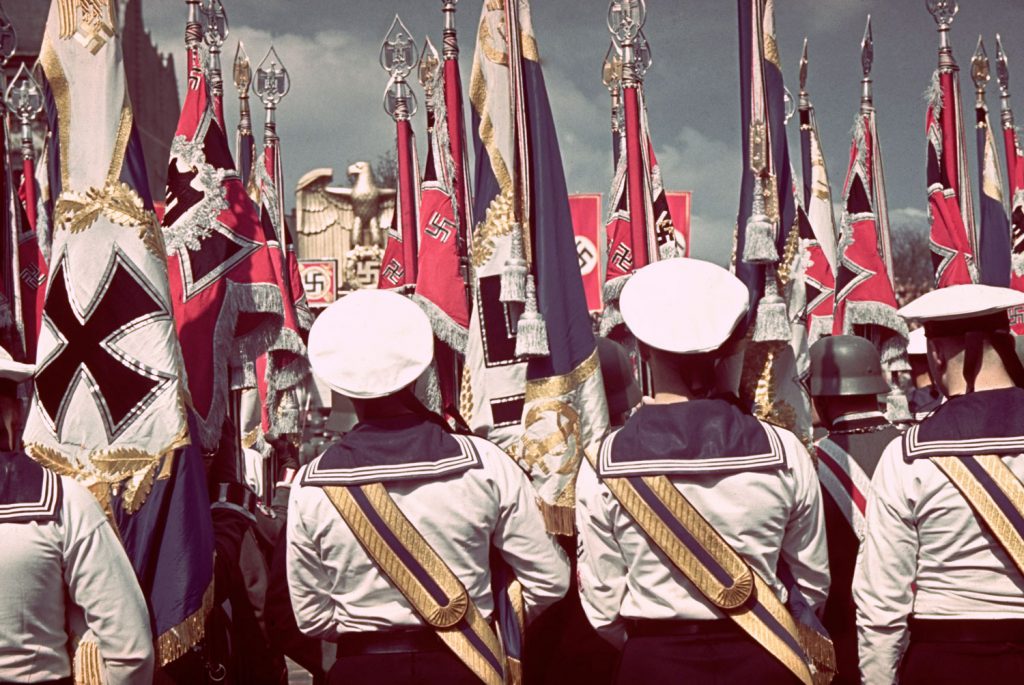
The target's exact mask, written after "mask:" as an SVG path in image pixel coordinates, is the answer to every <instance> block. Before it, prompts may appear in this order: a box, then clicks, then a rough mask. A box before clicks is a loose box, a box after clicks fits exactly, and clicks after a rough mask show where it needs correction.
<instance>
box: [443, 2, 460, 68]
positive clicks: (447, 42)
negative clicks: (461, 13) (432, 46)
mask: <svg viewBox="0 0 1024 685" xmlns="http://www.w3.org/2000/svg"><path fill="white" fill-rule="evenodd" d="M458 2H459V0H441V12H443V13H444V33H443V34H442V38H441V51H442V53H443V54H444V58H445V59H458V57H459V38H458V34H457V32H456V30H455V5H457V4H458Z"/></svg>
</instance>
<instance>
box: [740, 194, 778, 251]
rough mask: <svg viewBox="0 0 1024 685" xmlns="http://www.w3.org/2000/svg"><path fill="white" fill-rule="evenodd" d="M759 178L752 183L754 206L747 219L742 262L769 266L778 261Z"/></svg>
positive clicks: (773, 231)
mask: <svg viewBox="0 0 1024 685" xmlns="http://www.w3.org/2000/svg"><path fill="white" fill-rule="evenodd" d="M761 184H762V181H761V179H760V178H757V179H755V183H754V204H753V208H752V209H751V212H750V218H749V219H747V227H746V235H745V239H744V241H743V261H744V262H746V263H748V264H769V263H774V262H777V261H779V251H778V249H777V248H776V247H775V227H774V226H773V225H772V220H771V218H770V217H769V216H768V215H767V214H766V213H765V208H764V193H763V191H762V188H761Z"/></svg>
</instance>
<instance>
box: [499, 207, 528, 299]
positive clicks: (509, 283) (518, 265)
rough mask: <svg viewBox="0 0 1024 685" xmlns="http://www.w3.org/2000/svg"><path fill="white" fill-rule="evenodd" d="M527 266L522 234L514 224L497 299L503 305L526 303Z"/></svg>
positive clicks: (520, 229)
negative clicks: (510, 247) (509, 253)
mask: <svg viewBox="0 0 1024 685" xmlns="http://www.w3.org/2000/svg"><path fill="white" fill-rule="evenodd" d="M527 271H529V265H528V264H527V263H526V259H525V258H524V255H523V232H522V228H520V226H519V225H518V224H516V225H515V226H514V227H513V229H512V254H511V255H510V256H509V258H508V259H506V260H505V268H504V270H503V271H502V272H501V293H500V295H499V296H498V299H499V300H501V302H503V303H505V304H509V303H515V302H518V303H523V302H526V299H527V293H526V274H527Z"/></svg>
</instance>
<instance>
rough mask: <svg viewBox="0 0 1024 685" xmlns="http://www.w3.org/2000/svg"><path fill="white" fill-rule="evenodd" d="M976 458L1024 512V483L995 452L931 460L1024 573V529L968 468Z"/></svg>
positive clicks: (988, 474)
mask: <svg viewBox="0 0 1024 685" xmlns="http://www.w3.org/2000/svg"><path fill="white" fill-rule="evenodd" d="M968 459H973V460H974V462H975V463H976V464H977V465H978V466H980V467H981V469H982V470H983V471H984V472H985V474H986V475H987V476H988V477H989V478H991V479H992V483H993V485H994V486H995V487H996V488H998V489H999V491H1000V493H1002V494H1003V495H1004V496H1005V497H1006V498H1007V499H1008V500H1009V501H1010V504H1011V505H1012V506H1013V507H1014V508H1015V509H1016V510H1017V511H1018V512H1020V513H1021V514H1022V515H1024V483H1021V481H1020V479H1019V478H1017V476H1015V475H1014V473H1013V471H1011V470H1010V469H1009V467H1008V466H1007V465H1006V464H1004V463H1003V460H1002V459H1001V458H1000V457H999V456H998V455H995V454H984V455H977V456H973V457H932V458H931V460H932V463H934V464H935V465H936V466H938V467H939V470H940V471H942V472H943V473H944V474H946V477H947V478H949V480H950V481H952V483H953V485H955V486H956V489H957V490H959V491H960V494H962V495H963V496H964V499H965V500H967V503H968V504H970V505H971V507H972V508H973V509H974V510H975V511H976V512H978V517H979V518H980V519H981V520H982V521H984V522H985V525H986V526H987V527H988V529H989V530H990V531H991V532H992V534H993V535H994V536H995V538H996V540H998V541H999V544H1000V545H1002V546H1003V549H1004V550H1006V553H1007V554H1008V555H1009V556H1010V558H1011V559H1013V563H1014V564H1015V565H1016V566H1017V568H1018V569H1020V571H1021V572H1022V573H1024V537H1022V533H1024V531H1020V530H1017V528H1015V527H1014V525H1013V523H1012V522H1011V521H1010V519H1009V518H1008V517H1007V515H1006V512H1004V511H1003V510H1002V509H1001V508H1000V506H999V505H998V504H996V501H995V499H994V498H993V493H991V492H990V491H989V490H988V489H986V487H985V486H984V485H983V484H982V483H981V482H980V481H979V480H978V478H977V476H976V475H975V474H974V473H972V472H971V470H970V469H969V468H968V467H967V464H966V462H967V460H968Z"/></svg>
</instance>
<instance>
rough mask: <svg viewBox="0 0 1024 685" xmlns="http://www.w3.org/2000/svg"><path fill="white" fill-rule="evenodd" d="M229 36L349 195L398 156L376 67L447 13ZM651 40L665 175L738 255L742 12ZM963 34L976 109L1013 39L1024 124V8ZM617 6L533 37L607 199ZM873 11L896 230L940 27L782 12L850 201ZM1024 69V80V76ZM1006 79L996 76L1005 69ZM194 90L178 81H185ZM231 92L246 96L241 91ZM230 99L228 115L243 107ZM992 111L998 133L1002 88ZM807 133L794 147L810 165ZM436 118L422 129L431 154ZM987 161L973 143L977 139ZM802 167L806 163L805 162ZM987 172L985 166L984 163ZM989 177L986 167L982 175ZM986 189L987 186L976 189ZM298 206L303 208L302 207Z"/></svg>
mask: <svg viewBox="0 0 1024 685" xmlns="http://www.w3.org/2000/svg"><path fill="white" fill-rule="evenodd" d="M224 4H225V5H226V6H227V9H228V12H229V15H230V21H231V35H230V37H229V39H228V43H229V44H228V45H227V46H225V67H226V68H225V72H226V73H228V74H230V61H231V57H232V56H233V53H234V46H235V43H236V41H237V40H242V41H243V42H244V43H245V46H246V48H247V50H248V52H249V55H250V57H251V58H252V59H253V63H254V65H255V64H256V63H258V62H259V61H260V59H262V56H263V54H264V53H265V52H266V50H267V48H268V47H269V46H270V44H271V43H273V44H274V45H275V47H276V49H277V52H278V54H279V55H280V56H281V58H282V61H284V63H285V65H286V67H287V68H288V70H289V72H290V73H291V75H292V91H291V93H290V94H289V95H288V97H287V98H286V99H285V101H284V103H283V105H282V106H281V109H280V115H279V121H280V123H279V131H280V134H281V136H282V139H283V142H284V154H285V173H286V177H287V182H288V183H289V184H292V183H294V182H295V181H296V180H297V179H298V178H299V176H300V175H301V174H303V173H304V172H306V171H308V170H309V169H312V168H315V167H333V168H334V169H335V180H336V182H338V183H344V182H345V178H344V173H343V169H344V167H346V166H347V165H348V163H350V162H352V161H356V160H359V159H367V160H370V161H373V160H375V159H377V157H378V156H379V155H380V154H381V153H382V152H384V151H385V150H386V149H387V147H388V146H389V145H393V144H394V142H393V141H394V135H393V125H392V124H391V121H390V119H389V118H388V117H387V115H386V114H385V113H384V112H383V110H382V109H381V104H380V103H381V94H382V92H383V89H384V86H385V84H386V82H387V76H386V75H385V73H384V72H383V71H382V69H381V68H380V66H379V64H378V51H379V47H380V41H381V39H382V38H383V36H384V34H385V33H386V31H387V29H388V27H389V25H390V23H391V20H392V18H393V16H394V14H395V12H398V13H399V14H400V15H401V17H402V19H403V20H404V21H405V23H406V25H407V26H408V27H409V29H410V31H411V32H412V34H413V35H414V36H415V37H416V38H417V42H419V43H421V42H422V40H423V38H424V37H425V36H426V35H428V34H429V35H430V37H431V38H432V40H433V41H434V43H435V45H438V46H440V44H441V40H440V36H441V29H442V21H443V20H442V15H441V11H440V10H441V4H442V3H441V0H393V1H392V2H387V1H385V0H224ZM647 4H648V21H647V26H646V27H645V29H644V30H645V33H646V35H647V37H648V40H649V41H650V44H651V46H652V49H653V52H654V57H655V62H654V66H653V67H652V69H651V71H650V72H649V74H648V75H647V79H646V90H647V101H648V108H649V114H650V125H651V133H652V137H653V139H654V144H655V147H656V151H657V155H658V160H659V162H660V163H661V167H662V176H663V178H664V179H665V183H666V186H667V187H669V188H671V189H680V190H684V189H685V190H691V191H693V193H694V195H693V214H694V216H693V240H694V251H695V253H696V255H697V256H707V257H711V258H716V259H722V258H723V256H724V254H725V253H726V252H727V251H728V245H729V243H730V241H731V234H732V227H733V224H734V223H735V216H736V207H737V202H738V193H739V182H740V174H741V168H740V167H741V163H740V148H739V140H740V137H739V136H740V131H739V119H740V109H739V108H740V103H739V82H738V73H739V66H738V58H737V54H738V53H737V40H738V38H737V28H736V6H735V3H734V2H731V1H730V0H648V3H647ZM961 5H962V7H961V11H960V13H959V15H958V16H957V18H956V21H955V23H954V25H953V45H954V51H955V55H956V57H957V59H958V61H959V62H960V64H961V66H962V67H963V74H962V77H963V80H962V85H963V91H964V93H965V104H966V105H967V106H968V107H972V106H973V102H974V95H973V92H974V89H973V84H972V83H971V82H970V76H969V73H970V57H971V55H972V54H973V52H974V48H975V45H976V42H977V40H978V36H979V34H982V35H984V38H985V42H986V45H987V47H988V51H989V56H990V57H992V58H994V56H995V32H996V31H1001V32H1002V33H1003V40H1004V47H1006V48H1007V52H1008V53H1009V57H1010V64H1011V70H1012V69H1013V68H1014V67H1015V66H1016V67H1017V71H1016V74H1017V76H1016V78H1014V79H1013V83H1012V85H1013V86H1014V87H1015V88H1014V89H1015V92H1016V98H1015V103H1016V104H1017V108H1018V110H1019V111H1020V116H1019V118H1020V119H1021V120H1024V40H1022V39H1024V3H1022V2H1021V0H964V1H963V2H962V3H961ZM479 8H480V2H479V0H475V1H474V0H462V1H461V2H460V3H459V11H458V20H457V21H458V27H459V31H460V34H459V35H460V44H461V46H462V73H463V79H464V81H465V82H468V78H469V68H470V64H471V62H472V52H473V43H474V40H475V29H476V24H477V20H478V19H479ZM143 9H144V15H145V19H146V23H147V26H148V27H149V29H150V30H151V32H152V34H153V37H154V40H155V41H156V42H157V44H158V45H159V47H160V48H161V49H162V50H163V51H174V52H175V55H176V58H177V59H176V62H177V64H178V65H179V69H180V65H181V64H183V61H184V60H183V59H181V58H180V57H179V56H180V55H181V53H183V50H184V47H183V39H182V35H183V30H184V19H185V4H184V2H174V1H172V0H145V2H144V7H143ZM606 11H607V3H606V2H605V0H535V1H534V2H533V3H532V13H533V23H534V27H535V31H536V36H537V40H538V43H539V46H540V51H541V56H542V59H543V65H544V75H545V78H546V80H547V86H548V92H549V95H550V97H551V102H552V108H553V109H554V116H555V120H556V125H557V127H558V134H559V140H560V143H561V149H562V159H563V161H564V164H565V168H566V176H567V178H568V183H569V189H570V192H603V193H605V194H606V195H607V192H608V186H609V184H610V179H611V175H612V162H611V144H610V134H609V124H608V121H609V99H608V94H607V91H606V90H605V89H604V86H603V85H602V84H601V78H600V76H601V62H602V60H603V57H604V54H605V51H606V50H607V48H608V41H609V37H608V32H607V28H606V26H605V17H606ZM868 13H871V14H872V16H873V19H874V36H875V68H874V77H875V103H876V106H877V108H878V111H879V115H878V117H879V127H880V138H881V143H882V145H883V150H884V155H885V165H886V175H887V181H888V191H889V206H890V212H891V214H893V216H894V218H896V219H903V220H908V221H914V222H917V223H920V222H922V221H923V220H924V217H925V213H924V210H925V207H926V201H925V190H924V161H925V143H924V134H923V130H922V129H923V125H924V115H925V104H924V98H923V93H924V91H925V88H926V87H927V85H928V81H929V78H930V76H931V72H932V70H933V69H934V68H935V65H936V47H937V36H936V31H935V24H934V22H933V21H932V18H931V16H930V15H929V14H928V12H927V10H926V8H925V2H924V1H923V0H776V24H777V30H778V39H779V49H780V51H781V56H782V63H783V69H784V72H785V76H786V79H787V83H788V84H789V87H790V90H792V91H793V92H794V93H795V92H796V91H797V68H798V61H799V57H800V49H801V44H802V41H803V38H804V37H805V36H807V37H808V38H809V39H810V56H811V64H810V75H809V79H808V90H809V91H810V94H811V98H812V100H813V102H814V105H815V108H816V110H817V113H818V122H819V127H820V130H821V136H822V140H823V143H824V146H825V155H826V160H827V163H828V168H829V173H830V178H831V181H832V184H833V192H834V194H835V196H836V198H838V195H839V193H840V192H841V187H840V186H841V184H842V180H843V178H842V177H843V175H844V173H845V164H846V158H847V154H848V150H849V144H850V139H849V130H850V128H851V126H852V123H853V118H854V115H855V113H856V111H857V108H858V105H859V97H860V75H861V73H860V39H861V36H862V34H863V31H864V20H865V17H866V15H867V14H868ZM1018 65H1019V66H1018ZM993 72H994V68H993ZM180 81H181V78H180V76H179V82H180ZM227 90H228V92H229V93H231V92H232V89H231V87H230V86H229V87H228V89H227ZM227 100H228V117H229V119H230V120H232V121H233V120H234V117H235V114H236V111H237V107H236V106H235V101H234V98H233V97H229V98H227ZM989 106H990V108H991V110H992V112H993V114H994V119H995V120H996V121H998V108H999V100H998V93H997V89H996V87H995V83H994V79H993V83H992V84H990V86H989ZM796 123H797V122H796V121H795V120H794V121H792V122H791V123H790V128H791V130H790V149H791V150H792V151H793V154H794V155H795V156H796V155H798V154H799V138H798V131H797V128H796ZM423 126H424V121H423V115H422V113H421V114H420V116H419V118H418V120H417V128H418V130H419V131H420V143H421V145H422V143H423V138H424V137H425V136H424V134H423V132H422V130H423ZM968 148H969V149H970V151H971V154H972V156H973V151H974V136H973V132H972V131H968ZM795 159H798V157H795ZM972 164H973V162H972ZM976 168H977V165H976V164H973V166H972V169H976ZM972 185H976V184H974V183H972ZM292 202H293V199H292V200H290V201H289V204H291V203H292Z"/></svg>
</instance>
